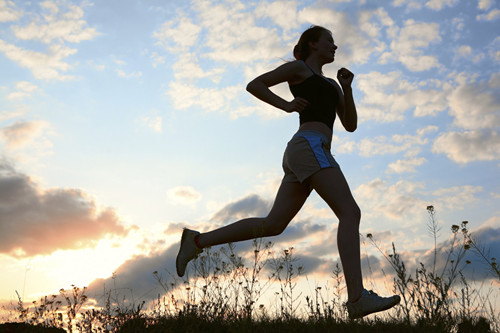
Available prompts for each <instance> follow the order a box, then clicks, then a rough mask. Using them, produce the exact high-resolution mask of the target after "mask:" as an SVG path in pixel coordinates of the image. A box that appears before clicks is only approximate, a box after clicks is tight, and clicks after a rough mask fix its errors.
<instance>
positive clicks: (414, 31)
mask: <svg viewBox="0 0 500 333" xmlns="http://www.w3.org/2000/svg"><path fill="white" fill-rule="evenodd" d="M394 37H395V38H394V39H393V40H392V42H391V44H390V47H391V51H390V52H385V53H384V54H382V56H381V57H380V62H381V63H382V64H385V63H387V62H388V61H389V60H396V61H399V62H401V63H402V64H403V65H404V66H406V68H408V69H409V70H410V71H413V72H420V71H426V70H429V69H431V68H436V67H440V66H441V65H440V64H439V61H438V59H437V57H436V56H432V55H428V54H429V52H425V53H424V51H426V50H427V49H428V47H429V46H430V45H431V44H437V43H439V42H440V41H441V36H440V34H439V24H438V23H428V22H416V21H414V20H412V19H410V20H407V21H406V22H405V25H404V27H403V28H401V29H399V31H398V32H397V33H396V36H394Z"/></svg>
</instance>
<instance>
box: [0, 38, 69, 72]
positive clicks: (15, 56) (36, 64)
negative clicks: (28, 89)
mask: <svg viewBox="0 0 500 333" xmlns="http://www.w3.org/2000/svg"><path fill="white" fill-rule="evenodd" d="M76 51H77V50H76V49H72V48H69V47H67V46H64V45H51V46H50V47H49V49H48V53H43V52H36V51H32V50H26V49H23V48H20V47H17V46H15V45H13V44H8V43H6V42H5V41H3V40H1V39H0V52H3V53H4V54H5V56H6V57H7V58H9V59H10V60H12V61H14V62H16V63H18V64H19V65H20V66H21V67H24V68H27V69H29V70H31V72H32V73H33V75H34V76H35V77H36V78H37V79H43V80H60V81H64V80H68V79H72V78H73V77H72V76H69V75H63V74H62V72H66V71H67V70H68V69H70V68H71V67H72V66H71V65H70V64H68V63H66V62H64V61H63V59H64V58H67V57H69V56H70V55H72V54H75V53H76Z"/></svg>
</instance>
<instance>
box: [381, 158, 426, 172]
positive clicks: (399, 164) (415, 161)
mask: <svg viewBox="0 0 500 333" xmlns="http://www.w3.org/2000/svg"><path fill="white" fill-rule="evenodd" d="M425 162H427V159H425V158H423V157H415V158H409V159H404V160H397V161H396V162H393V163H390V164H389V166H388V171H389V172H390V173H397V174H402V173H405V172H417V170H416V169H415V168H416V167H418V166H420V165H422V164H424V163H425Z"/></svg>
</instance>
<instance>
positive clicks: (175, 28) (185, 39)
mask: <svg viewBox="0 0 500 333" xmlns="http://www.w3.org/2000/svg"><path fill="white" fill-rule="evenodd" d="M201 29H202V28H201V27H200V26H199V25H197V24H194V23H193V22H192V21H191V19H189V18H188V17H186V16H185V15H184V14H182V13H179V15H178V17H177V18H176V19H173V20H171V21H167V22H165V23H163V24H162V26H161V27H160V29H159V30H158V31H155V32H154V33H153V37H155V38H156V39H157V40H158V42H157V44H158V45H161V46H162V47H164V48H165V49H167V50H168V51H170V52H179V53H180V52H185V51H186V50H187V49H189V48H190V47H191V46H193V45H195V44H196V43H197V42H198V38H199V34H200V32H201Z"/></svg>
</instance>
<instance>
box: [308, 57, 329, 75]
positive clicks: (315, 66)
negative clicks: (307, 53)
mask: <svg viewBox="0 0 500 333" xmlns="http://www.w3.org/2000/svg"><path fill="white" fill-rule="evenodd" d="M304 62H305V63H306V64H307V66H309V68H310V69H311V70H312V71H313V72H314V73H315V74H318V75H323V69H322V68H323V65H324V64H323V63H321V62H320V61H319V59H317V58H315V57H308V58H307V59H306V60H305V61H304Z"/></svg>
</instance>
